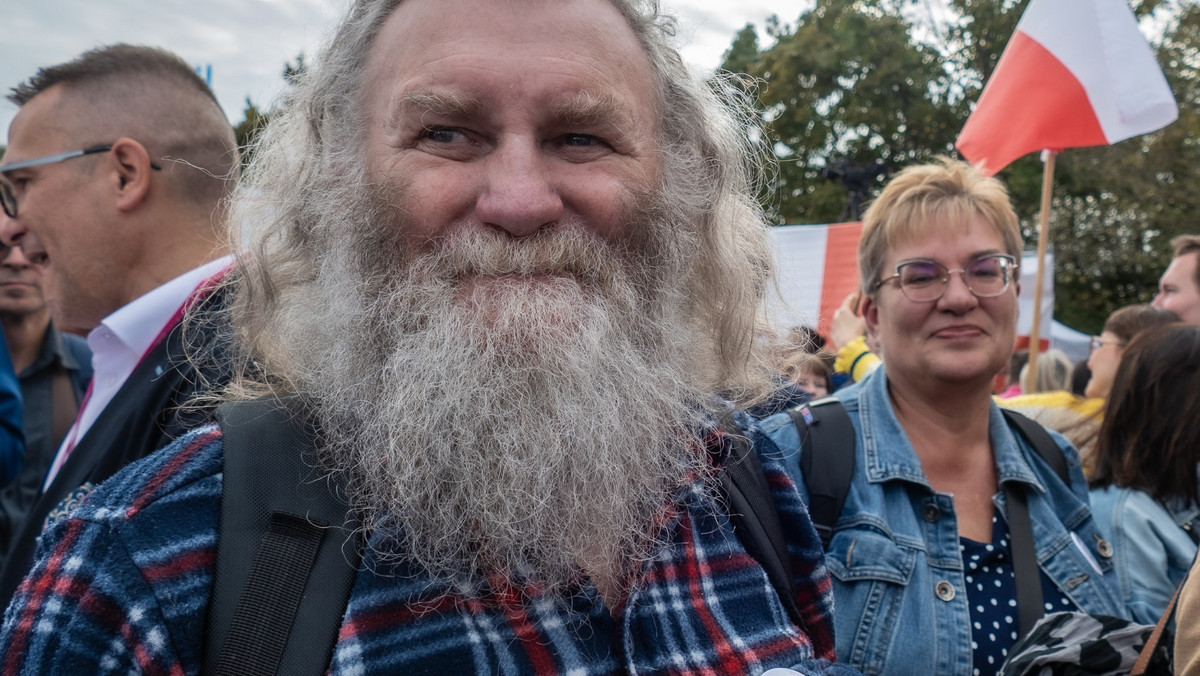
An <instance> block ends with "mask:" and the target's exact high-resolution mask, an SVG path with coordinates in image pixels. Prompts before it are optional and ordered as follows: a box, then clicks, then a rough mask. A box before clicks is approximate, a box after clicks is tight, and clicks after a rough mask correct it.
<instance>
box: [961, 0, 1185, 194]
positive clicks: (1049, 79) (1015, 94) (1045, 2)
mask: <svg viewBox="0 0 1200 676" xmlns="http://www.w3.org/2000/svg"><path fill="white" fill-rule="evenodd" d="M1178 116H1179V108H1178V106H1176V104H1175V97H1174V96H1172V94H1171V89H1170V87H1168V86H1167V80H1166V78H1165V77H1164V76H1163V73H1162V69H1160V68H1159V66H1158V61H1157V60H1156V59H1155V57H1154V52H1152V51H1151V49H1150V46H1149V45H1148V44H1146V39H1145V38H1144V37H1142V34H1141V32H1140V31H1139V30H1138V24H1137V18H1136V17H1135V16H1134V15H1133V12H1132V11H1131V10H1130V9H1129V6H1128V5H1127V4H1126V3H1125V0H1031V1H1030V3H1029V6H1028V7H1027V8H1026V9H1025V14H1024V15H1023V16H1022V17H1021V21H1020V23H1018V24H1017V31H1016V33H1014V34H1013V36H1012V39H1011V40H1010V41H1009V43H1008V46H1007V47H1005V49H1004V53H1003V54H1002V55H1001V56H1000V61H999V63H997V64H996V70H995V71H994V72H993V73H992V77H991V79H989V80H988V82H987V85H986V86H984V88H983V94H982V95H981V96H980V97H979V102H978V103H977V104H976V106H975V111H974V112H973V113H971V117H970V118H968V119H967V124H966V126H964V127H963V130H962V132H961V133H960V134H959V136H958V141H957V142H956V145H957V146H958V149H959V151H960V152H961V153H962V154H963V157H966V158H967V159H968V160H969V161H971V162H972V163H973V164H976V165H982V167H983V170H984V172H985V173H987V174H988V175H992V174H995V173H996V172H998V171H1000V170H1001V169H1003V168H1004V167H1006V166H1008V165H1009V163H1011V162H1012V161H1013V160H1015V159H1017V158H1019V157H1021V156H1022V155H1025V154H1027V153H1031V152H1034V151H1037V150H1043V149H1050V150H1061V149H1063V148H1078V147H1084V146H1097V145H1109V144H1112V143H1116V142H1117V141H1123V140H1125V139H1127V138H1131V137H1133V136H1137V135H1139V134H1145V133H1148V132H1151V131H1154V130H1156V129H1161V128H1162V127H1165V126H1166V125H1168V124H1170V123H1171V122H1173V121H1175V118H1177V117H1178Z"/></svg>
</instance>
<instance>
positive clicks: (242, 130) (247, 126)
mask: <svg viewBox="0 0 1200 676" xmlns="http://www.w3.org/2000/svg"><path fill="white" fill-rule="evenodd" d="M305 67H306V64H305V62H304V52H301V53H300V54H298V55H296V60H295V61H294V62H293V61H289V62H287V63H285V64H283V80H284V82H285V83H286V84H287V85H289V86H290V85H291V84H292V82H294V81H295V79H296V78H297V77H298V76H299V75H300V74H301V73H303V72H304V69H305ZM270 120H271V115H270V113H267V112H264V111H263V110H262V109H261V108H259V107H258V105H257V104H256V103H254V101H251V100H250V97H249V96H247V97H246V108H245V110H243V111H242V121H241V122H239V123H237V125H235V126H234V128H233V134H234V138H236V139H237V145H238V148H239V150H240V152H241V156H242V166H243V167H245V166H246V165H248V164H250V159H251V157H252V156H253V154H254V140H255V139H256V138H257V137H258V134H259V133H260V132H262V130H263V129H265V128H266V126H267V123H268V122H270Z"/></svg>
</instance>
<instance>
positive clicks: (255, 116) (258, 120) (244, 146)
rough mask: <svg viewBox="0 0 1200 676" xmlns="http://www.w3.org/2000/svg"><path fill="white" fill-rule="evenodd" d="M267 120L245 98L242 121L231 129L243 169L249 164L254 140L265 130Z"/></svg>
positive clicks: (257, 108) (256, 107)
mask: <svg viewBox="0 0 1200 676" xmlns="http://www.w3.org/2000/svg"><path fill="white" fill-rule="evenodd" d="M267 120H268V118H267V116H266V114H264V113H263V112H262V110H260V109H259V107H258V106H257V105H255V103H254V102H253V101H251V100H250V97H249V96H247V97H246V108H245V110H243V111H242V121H241V122H239V123H237V125H236V126H235V127H234V128H233V135H234V138H236V139H237V144H238V148H239V149H240V150H241V155H242V166H243V167H244V166H246V165H248V164H250V158H251V155H253V153H254V140H255V138H257V137H258V134H259V132H261V131H262V130H263V129H265V128H266V126H267Z"/></svg>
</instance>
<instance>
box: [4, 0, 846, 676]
mask: <svg viewBox="0 0 1200 676" xmlns="http://www.w3.org/2000/svg"><path fill="white" fill-rule="evenodd" d="M671 27H672V24H671V23H670V22H669V21H668V20H667V19H665V18H663V17H661V16H659V14H658V13H657V7H656V6H652V5H650V4H649V3H645V4H643V3H639V2H634V1H633V0H519V1H507V0H506V1H497V0H403V1H398V0H360V1H359V2H357V3H356V4H355V5H354V6H353V7H352V8H351V10H350V13H349V15H348V17H347V18H346V19H345V21H344V22H343V24H342V25H341V26H340V28H339V29H338V31H337V32H336V34H335V35H334V37H333V40H332V42H331V44H330V45H329V46H328V47H327V48H326V49H325V51H323V53H322V55H321V57H320V58H319V59H318V60H317V65H316V66H315V67H314V68H312V69H311V70H310V71H308V72H307V73H305V74H304V75H303V77H302V78H301V80H300V81H299V82H298V83H297V84H296V86H295V87H294V89H293V90H292V91H291V93H290V95H289V96H290V100H289V101H288V102H287V103H286V110H285V112H283V113H282V114H281V115H279V116H276V117H274V118H273V119H272V122H271V125H270V127H269V128H268V130H267V132H266V136H265V137H264V139H263V141H262V142H261V145H260V147H259V148H258V149H257V153H256V155H255V160H254V164H253V166H252V167H251V168H250V171H249V177H248V179H247V183H246V184H245V185H244V186H243V189H242V191H241V194H240V195H239V197H238V198H237V199H236V200H235V205H234V213H233V218H234V222H237V223H239V224H244V225H245V227H246V228H247V230H248V232H250V233H251V234H250V236H249V241H248V242H246V243H245V244H243V245H239V246H237V247H235V248H236V249H238V250H241V251H245V252H246V253H245V254H243V255H240V256H239V263H238V267H237V269H236V274H235V275H234V277H235V280H234V281H232V282H231V284H232V285H234V288H233V291H234V294H235V299H234V301H233V303H232V308H231V311H230V321H231V325H232V326H233V327H234V334H235V343H236V346H237V349H238V350H240V352H239V355H238V359H237V363H236V364H235V370H236V371H237V372H238V373H239V374H240V378H239V379H238V380H236V381H235V383H234V385H233V386H232V387H231V389H230V390H229V391H227V392H225V393H224V397H225V398H226V399H252V398H258V399H259V400H271V401H277V402H279V404H278V405H279V406H280V407H283V408H284V409H286V410H287V411H288V417H285V418H281V421H282V422H273V423H270V424H267V425H266V426H265V427H264V426H263V425H261V424H260V425H259V426H258V427H253V428H252V429H254V430H255V431H254V432H253V433H252V434H251V436H253V437H255V438H256V439H257V441H259V442H262V443H266V444H269V443H271V442H272V440H274V439H277V438H280V437H286V435H287V434H290V433H292V432H295V433H296V434H298V435H299V437H300V438H302V439H303V442H304V443H311V446H312V448H313V452H312V453H311V454H298V455H297V458H298V459H297V460H296V461H295V462H294V463H292V464H293V465H296V466H285V467H278V468H277V469H278V472H279V473H281V474H284V475H289V476H290V475H292V474H297V472H296V471H295V470H297V469H299V470H300V471H299V472H298V474H299V475H307V476H309V477H312V476H317V477H322V478H324V479H325V480H326V481H318V482H317V483H318V484H319V485H321V486H323V487H327V486H330V485H334V486H335V487H336V488H333V489H329V490H333V491H334V492H336V493H337V494H338V495H344V497H345V498H346V501H347V502H348V503H349V508H350V511H351V513H352V514H353V519H352V523H353V524H354V529H355V533H356V537H355V538H351V540H350V543H351V545H352V546H351V547H349V548H348V549H353V552H352V554H357V553H359V552H361V556H362V559H361V563H360V564H358V566H357V570H356V572H355V570H354V569H349V570H350V572H351V573H354V576H353V577H352V578H351V579H352V581H353V582H352V589H350V590H349V591H348V600H347V601H345V605H344V608H339V610H338V613H339V614H338V615H337V616H335V618H334V619H335V620H336V621H335V622H334V623H333V625H332V626H333V627H334V629H336V631H335V632H333V634H331V637H330V641H331V649H330V652H329V653H327V657H325V658H324V660H323V662H322V664H321V666H320V668H319V669H318V671H324V669H325V666H326V665H327V666H328V669H329V672H330V673H333V674H349V673H354V674H385V673H386V674H394V673H506V674H516V673H538V674H559V673H561V674H567V673H570V674H610V673H630V674H632V673H639V674H667V673H673V674H682V673H754V674H758V673H762V672H764V671H765V670H767V669H769V668H772V667H781V668H793V669H800V670H802V671H805V672H807V673H822V672H826V671H837V670H839V669H840V668H839V667H836V666H830V665H829V664H828V663H827V662H825V661H824V659H825V658H828V657H830V655H831V653H832V645H833V644H832V634H831V629H830V626H831V625H830V618H829V611H830V582H829V578H828V575H827V574H826V572H825V570H824V567H823V563H822V558H821V552H820V545H819V541H818V540H817V538H816V534H815V532H814V531H813V529H812V525H811V523H810V521H809V520H808V516H807V513H806V512H805V510H804V507H803V504H802V503H801V501H800V499H799V496H798V493H797V492H796V490H795V487H794V486H793V485H792V484H791V483H790V482H789V481H788V479H787V478H786V475H785V473H784V471H783V469H782V467H781V465H780V464H779V462H778V461H776V460H775V459H773V457H772V455H771V452H770V451H771V450H772V447H771V446H770V443H769V441H766V440H765V437H763V436H762V435H761V434H760V433H759V432H758V431H757V429H756V428H755V427H754V426H753V425H752V424H751V423H750V421H749V419H748V418H745V417H744V416H742V417H740V418H739V420H740V422H741V424H742V425H743V426H746V429H745V431H746V433H747V434H748V436H749V437H750V439H751V440H752V441H754V442H756V443H757V444H758V445H759V448H757V450H758V452H759V453H758V458H759V459H760V460H761V462H762V465H763V471H764V472H765V474H766V478H767V479H768V485H769V486H770V487H771V489H770V492H769V494H767V499H768V500H771V501H773V502H774V506H775V508H776V511H777V513H778V518H779V521H780V522H781V524H782V529H781V530H782V531H783V532H784V533H785V534H786V540H787V542H786V550H785V551H786V552H787V554H788V555H789V556H788V557H787V558H788V559H790V560H789V561H788V563H790V565H791V574H792V575H793V576H794V589H795V594H794V598H793V599H791V601H794V602H795V603H794V605H793V607H794V608H796V609H797V612H796V613H795V614H794V615H789V611H788V610H787V609H786V607H785V606H786V605H787V604H785V603H784V600H783V599H782V598H781V596H780V595H779V594H777V593H776V591H775V589H774V588H773V583H772V581H771V580H770V579H769V576H768V573H767V572H766V571H765V569H764V566H763V565H762V563H761V562H760V561H759V559H758V557H760V556H761V554H759V555H754V554H751V553H750V552H748V550H747V547H746V546H745V545H744V544H743V542H742V538H743V537H746V536H745V535H744V534H742V533H740V532H735V529H734V527H733V526H732V525H731V513H730V512H731V510H730V509H729V508H728V507H727V506H726V503H725V499H724V495H722V493H721V491H720V490H719V489H718V488H717V485H718V484H719V477H721V476H722V473H723V472H726V471H727V469H726V468H725V467H724V466H723V461H724V460H725V459H727V458H728V457H729V454H730V449H731V448H732V447H733V441H732V437H733V436H734V435H733V434H730V433H728V432H729V431H731V430H728V429H721V428H720V427H719V426H718V425H717V424H716V423H715V420H716V419H718V418H719V417H722V416H724V417H726V418H728V410H729V409H730V407H731V405H730V404H729V403H728V402H726V401H725V400H723V399H720V398H719V397H718V396H717V393H719V392H723V393H726V394H727V395H728V393H734V394H735V395H736V396H737V397H738V398H744V399H747V400H749V399H752V398H753V397H754V396H755V395H756V394H758V393H759V392H761V391H762V390H763V388H764V387H767V386H769V383H770V379H769V377H767V374H766V373H765V372H763V371H762V370H761V369H760V367H758V366H755V364H759V363H763V362H761V361H760V360H759V359H758V358H757V356H756V355H755V354H754V352H755V349H756V348H755V347H754V345H753V336H754V331H755V326H756V320H757V319H758V318H757V313H758V312H759V309H760V308H761V306H762V304H761V302H760V301H761V296H762V293H763V291H764V288H765V286H766V284H767V280H768V276H769V270H770V260H771V259H770V254H769V251H768V248H767V245H766V238H765V227H764V222H763V219H762V216H761V213H760V212H759V211H758V209H757V207H756V206H755V204H754V200H753V189H752V186H753V181H752V176H753V167H754V162H753V161H752V159H750V158H751V157H752V156H751V155H750V154H749V152H748V150H747V132H746V127H745V122H744V119H743V118H739V117H738V116H736V115H735V113H734V112H733V110H732V109H731V108H728V107H726V104H723V103H721V102H720V101H721V99H719V98H718V97H717V96H716V95H715V94H714V93H713V91H712V90H711V89H709V86H708V85H706V84H705V83H702V82H700V81H698V80H696V79H695V78H693V77H692V76H691V75H690V74H689V73H688V71H687V69H686V68H685V67H684V65H683V63H682V61H681V60H680V58H679V55H678V53H677V52H676V51H675V50H674V48H672V47H671V46H670V43H669V39H670V34H671ZM745 119H748V118H745ZM240 405H242V406H245V405H246V404H245V403H244V402H243V403H242V404H240ZM237 406H238V405H237V404H235V405H234V408H235V409H236V407H237ZM223 410H229V408H228V405H226V407H225V408H223ZM289 419H290V420H296V421H302V424H301V423H296V424H294V425H292V424H289V423H288V420H289ZM285 428H287V429H285ZM234 429H235V427H231V426H230V425H229V424H228V423H222V425H220V426H207V427H202V428H200V429H198V430H196V431H194V432H193V433H192V434H190V435H189V436H187V437H185V438H183V439H181V440H179V441H178V442H177V443H175V444H173V445H172V446H170V447H168V448H167V449H165V450H164V451H163V452H161V453H160V454H157V455H155V456H153V457H152V458H149V459H147V461H146V462H144V463H139V464H138V465H135V466H132V467H130V468H129V469H128V470H127V471H125V472H122V473H121V474H120V475H119V476H117V477H115V478H114V479H113V480H111V481H110V482H108V483H106V484H105V485H103V486H101V487H100V488H98V489H97V490H96V491H95V492H94V493H93V494H92V495H91V496H90V497H89V498H88V501H87V502H86V503H85V504H84V505H83V506H81V507H80V508H79V509H77V510H76V511H75V512H74V513H73V514H72V515H71V518H69V519H67V520H65V521H63V522H60V523H58V524H56V525H55V526H53V528H52V530H51V532H50V534H49V535H48V536H47V537H46V538H45V540H44V544H43V547H42V550H41V556H40V558H39V562H38V563H37V565H36V567H35V569H34V571H33V572H32V573H31V575H30V577H29V578H27V579H26V581H25V583H24V584H23V585H22V587H21V590H20V593H19V596H18V598H17V599H16V600H15V602H14V604H13V605H12V606H10V608H9V611H8V614H7V616H6V622H5V626H4V630H3V636H2V637H0V641H3V642H4V644H5V645H6V646H9V648H8V652H7V654H6V656H5V657H4V658H3V659H4V663H3V670H4V671H5V672H6V673H31V674H32V673H38V674H44V673H68V672H69V673H118V672H119V673H126V672H127V671H130V670H140V671H142V672H158V671H163V672H170V673H197V671H198V670H199V669H200V665H201V662H202V661H205V662H206V663H209V664H211V663H210V662H207V661H206V660H207V659H208V658H202V657H201V655H202V653H203V652H204V651H206V650H211V649H212V643H211V642H210V643H209V644H208V645H207V646H205V645H204V643H205V641H206V639H205V638H204V635H203V634H204V632H203V631H202V627H203V623H202V622H199V621H198V619H197V618H198V617H201V616H203V614H204V612H205V609H206V607H207V608H208V609H209V612H217V611H219V610H220V608H215V606H220V605H221V604H219V603H212V602H210V596H211V595H212V594H213V593H214V592H213V588H214V587H213V584H214V583H213V578H214V549H215V548H216V543H217V542H218V537H219V538H221V539H220V542H221V543H222V546H225V543H226V542H227V540H226V538H228V537H231V536H230V535H229V534H227V533H225V532H224V525H222V528H221V532H220V534H218V523H221V524H225V523H226V522H225V520H224V519H225V515H224V513H223V511H222V509H221V508H220V505H221V502H222V500H223V499H224V500H230V499H231V498H232V496H231V495H230V491H232V490H233V489H232V488H231V486H232V478H230V479H229V481H226V477H227V476H229V468H230V467H231V465H230V461H231V460H230V459H231V458H235V457H236V456H238V454H239V453H241V452H244V451H245V449H240V448H236V445H235V444H234V442H233V434H232V432H233V430H234ZM288 430H292V432H289V431H288ZM227 433H228V434H227ZM748 457H751V458H753V457H755V456H754V455H753V454H751V455H750V456H748ZM223 462H224V463H225V468H226V471H225V473H224V474H223V472H222V467H223V465H222V463H223ZM300 465H303V466H302V467H298V466H300ZM299 484H300V482H299V481H297V482H296V485H295V486H292V488H297V487H298V486H299ZM223 490H224V491H225V493H226V495H225V496H224V498H223V497H222V492H223ZM297 490H299V489H298V488H297ZM764 493H766V488H765V487H764ZM219 513H220V515H219ZM298 518H299V520H300V521H303V520H304V517H298ZM734 518H736V515H735V517H734ZM261 551H262V550H260V553H261ZM346 558H350V559H354V558H355V557H354V556H352V555H347V556H343V555H342V553H341V552H339V555H338V557H337V563H338V564H340V565H341V566H343V567H345V559H346ZM66 562H70V563H66ZM220 565H221V564H218V566H220ZM255 565H256V566H258V565H259V561H258V559H256V560H255ZM218 570H224V569H223V568H219V567H218ZM306 573H307V569H306ZM222 574H223V573H220V572H218V573H217V575H216V578H217V581H218V583H219V582H220V581H221V576H222ZM281 574H282V571H281ZM314 576H317V575H316V573H314ZM317 577H319V576H317ZM316 584H317V585H320V584H322V582H321V581H320V580H318V582H317V583H316ZM248 586H249V585H248ZM310 589H311V587H310ZM247 598H248V597H246V596H243V597H242V601H243V602H245V601H246V599H247ZM259 602H264V601H261V599H260V601H259ZM273 602H274V600H273V599H271V598H268V599H267V600H266V601H265V603H267V604H273ZM789 603H790V602H789ZM242 605H245V603H243V604H242ZM260 610H261V608H260ZM267 610H268V612H265V613H264V616H266V617H268V618H269V617H271V616H273V615H276V614H278V613H277V612H276V610H275V609H274V608H268V609H267ZM240 611H241V608H239V612H240ZM306 612H307V611H306V610H304V606H301V610H300V613H299V617H298V621H302V620H303V619H305V618H304V616H305V613H306ZM794 616H798V617H796V619H792V617H794ZM237 622H238V621H237V620H235V621H234V627H240V626H242V625H239V624H238V623H237ZM210 624H212V623H211V622H210ZM218 624H219V623H218ZM252 628H253V627H251V629H252ZM285 629H286V627H285ZM223 630H228V631H227V634H238V635H236V636H232V637H230V636H226V637H225V638H226V639H228V640H229V641H233V640H242V642H243V643H245V642H246V641H245V640H244V639H245V636H244V635H240V630H235V629H231V628H229V627H217V628H216V631H217V632H218V633H221V632H222V631H223ZM212 638H213V637H212V636H211V635H210V636H209V639H212ZM335 638H336V640H334V639H335ZM287 640H288V643H287V649H286V650H284V651H283V656H282V659H283V660H284V664H285V665H286V664H287V662H286V660H287V659H288V657H289V656H290V655H291V654H292V653H294V652H296V651H299V650H302V649H303V648H304V647H305V646H303V645H301V643H302V639H300V638H297V636H295V635H293V636H290V637H289V638H288V639H287ZM217 642H218V643H220V642H221V640H220V639H217ZM251 643H255V642H254V641H251ZM253 648H255V646H253V645H252V646H250V649H253ZM222 659H225V660H226V661H224V662H221V661H220V660H218V664H226V665H229V664H233V666H234V668H235V670H236V667H237V666H238V665H239V663H238V662H236V661H234V662H230V661H228V659H226V658H222ZM241 666H242V667H243V668H245V666H244V663H242V664H241ZM275 671H276V669H275V668H274V667H273V668H272V669H270V673H275ZM279 671H280V673H289V674H291V673H298V672H297V671H293V670H291V669H289V668H288V667H286V666H284V667H281V668H279Z"/></svg>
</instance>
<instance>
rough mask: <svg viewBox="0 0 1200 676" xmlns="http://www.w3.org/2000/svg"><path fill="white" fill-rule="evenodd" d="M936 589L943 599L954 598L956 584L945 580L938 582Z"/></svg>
mask: <svg viewBox="0 0 1200 676" xmlns="http://www.w3.org/2000/svg"><path fill="white" fill-rule="evenodd" d="M935 591H936V592H937V597H938V598H939V599H941V600H943V601H953V600H954V585H952V584H950V583H949V582H947V581H945V580H942V581H941V582H939V583H937V587H936V588H935Z"/></svg>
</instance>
